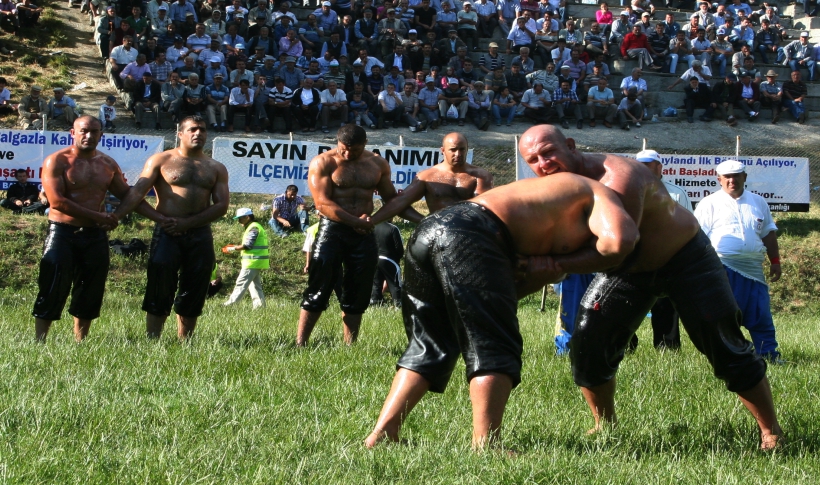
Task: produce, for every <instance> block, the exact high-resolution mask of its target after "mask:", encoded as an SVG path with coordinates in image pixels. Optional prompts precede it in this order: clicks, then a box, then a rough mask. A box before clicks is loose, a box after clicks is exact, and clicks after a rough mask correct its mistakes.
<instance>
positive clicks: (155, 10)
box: [145, 0, 171, 28]
mask: <svg viewBox="0 0 820 485" xmlns="http://www.w3.org/2000/svg"><path fill="white" fill-rule="evenodd" d="M147 4H148V6H147V7H146V9H145V15H146V16H147V17H148V20H149V21H150V22H151V27H152V28H154V25H155V24H154V22H155V21H156V20H157V19H158V18H159V16H160V13H159V12H160V10H162V11H164V12H165V14H164V15H166V16H167V14H168V10H169V9H170V8H171V6H170V5H169V4H168V2H166V1H165V0H151V1H149V2H147ZM163 7H164V8H163ZM169 19H170V17H169Z"/></svg>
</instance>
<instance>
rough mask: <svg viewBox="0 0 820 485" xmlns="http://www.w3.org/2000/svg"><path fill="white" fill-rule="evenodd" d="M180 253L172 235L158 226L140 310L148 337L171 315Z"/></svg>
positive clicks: (157, 334) (156, 335) (149, 258)
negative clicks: (142, 312) (143, 314)
mask: <svg viewBox="0 0 820 485" xmlns="http://www.w3.org/2000/svg"><path fill="white" fill-rule="evenodd" d="M179 253H180V252H179V248H178V247H177V245H176V244H175V242H174V239H173V237H172V236H170V235H169V234H166V233H165V231H163V230H162V228H161V227H159V225H157V226H156V227H155V228H154V234H153V236H152V238H151V249H150V253H149V256H148V268H147V275H148V278H147V282H146V284H145V298H144V299H143V302H142V309H143V311H145V333H146V335H147V336H148V338H159V336H160V335H161V334H162V329H163V327H164V326H165V320H167V319H168V315H170V314H171V307H172V306H173V302H174V293H175V292H176V290H177V283H178V276H177V274H178V272H179V265H180V254H179Z"/></svg>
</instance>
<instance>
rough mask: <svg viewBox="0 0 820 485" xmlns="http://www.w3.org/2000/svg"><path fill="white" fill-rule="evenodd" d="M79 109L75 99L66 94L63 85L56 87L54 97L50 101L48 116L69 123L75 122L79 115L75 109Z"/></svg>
mask: <svg viewBox="0 0 820 485" xmlns="http://www.w3.org/2000/svg"><path fill="white" fill-rule="evenodd" d="M76 109H77V103H75V102H74V100H73V99H71V98H70V97H68V96H66V94H65V89H63V88H61V87H59V86H58V87H56V88H54V97H53V98H51V101H49V102H48V117H49V119H52V120H57V119H60V120H62V121H65V122H66V123H68V124H69V125H73V124H74V120H75V119H77V115H76V113H75V112H74V110H76Z"/></svg>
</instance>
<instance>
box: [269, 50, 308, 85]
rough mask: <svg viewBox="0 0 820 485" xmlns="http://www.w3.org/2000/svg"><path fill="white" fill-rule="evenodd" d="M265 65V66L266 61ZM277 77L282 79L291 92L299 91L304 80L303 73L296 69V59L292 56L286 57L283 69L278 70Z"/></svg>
mask: <svg viewBox="0 0 820 485" xmlns="http://www.w3.org/2000/svg"><path fill="white" fill-rule="evenodd" d="M265 64H267V61H266V62H265ZM277 76H278V77H281V78H282V79H284V81H285V86H287V87H288V88H290V90H291V91H296V90H297V89H299V87H300V86H302V81H304V80H305V73H304V72H302V70H301V69H298V68H297V67H296V58H295V57H293V56H288V57H287V58H286V59H285V67H283V68H282V69H279V72H278V73H277Z"/></svg>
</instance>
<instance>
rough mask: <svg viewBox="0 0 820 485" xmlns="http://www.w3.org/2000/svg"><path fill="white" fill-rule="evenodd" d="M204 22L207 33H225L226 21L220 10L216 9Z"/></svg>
mask: <svg viewBox="0 0 820 485" xmlns="http://www.w3.org/2000/svg"><path fill="white" fill-rule="evenodd" d="M202 23H203V24H204V25H205V34H206V35H210V36H212V37H213V36H214V35H217V36H219V37H222V36H223V35H225V21H224V20H222V12H221V11H220V10H216V9H214V11H213V12H211V17H210V18H209V19H207V20H205V21H204V22H202Z"/></svg>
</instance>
